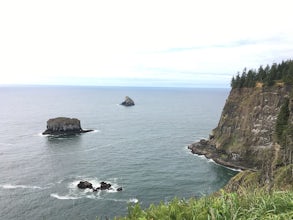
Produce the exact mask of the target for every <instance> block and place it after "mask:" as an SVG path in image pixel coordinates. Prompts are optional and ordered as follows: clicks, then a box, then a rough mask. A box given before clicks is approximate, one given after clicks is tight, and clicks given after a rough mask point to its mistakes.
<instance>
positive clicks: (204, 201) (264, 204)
mask: <svg viewBox="0 0 293 220" xmlns="http://www.w3.org/2000/svg"><path fill="white" fill-rule="evenodd" d="M128 212H129V213H128V216H126V217H123V218H116V219H117V220H118V219H122V220H123V219H124V220H128V219H131V220H151V219H152V220H156V219H162V220H165V219H166V220H169V219H174V220H175V219H178V220H184V219H186V220H189V219H190V220H197V219H199V220H201V219H202V220H216V219H229V220H230V219H237V220H238V219H243V220H244V219H245V220H246V219H280V220H281V219H284V220H290V219H293V191H273V192H272V193H267V192H266V191H264V190H259V189H258V190H254V191H251V190H250V191H246V190H243V191H242V193H227V192H226V191H224V190H221V191H220V192H218V193H217V194H214V195H212V196H209V197H202V198H200V199H195V198H192V199H190V200H187V201H185V200H180V199H178V198H175V199H173V200H172V201H171V202H169V203H168V204H164V203H161V204H159V205H157V206H155V205H150V207H149V208H148V209H146V210H143V209H142V208H141V207H140V205H139V204H135V205H133V206H129V211H128Z"/></svg>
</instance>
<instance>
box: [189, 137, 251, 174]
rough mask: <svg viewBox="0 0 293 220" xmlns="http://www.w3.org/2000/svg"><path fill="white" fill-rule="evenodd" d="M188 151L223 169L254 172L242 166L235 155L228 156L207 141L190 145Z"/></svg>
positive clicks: (203, 140)
mask: <svg viewBox="0 0 293 220" xmlns="http://www.w3.org/2000/svg"><path fill="white" fill-rule="evenodd" d="M188 149H189V150H191V152H192V153H193V154H197V155H204V156H205V157H206V158H207V159H212V160H213V161H215V162H216V163H217V164H220V165H223V166H225V167H229V168H233V169H240V170H252V171H256V170H255V169H252V168H249V167H245V166H243V165H242V164H241V161H239V160H238V158H237V155H233V154H230V155H229V154H227V153H226V152H225V151H223V150H218V149H217V148H216V147H215V145H213V144H212V143H211V142H210V141H209V140H205V139H201V140H200V141H199V142H195V143H193V144H190V145H189V146H188Z"/></svg>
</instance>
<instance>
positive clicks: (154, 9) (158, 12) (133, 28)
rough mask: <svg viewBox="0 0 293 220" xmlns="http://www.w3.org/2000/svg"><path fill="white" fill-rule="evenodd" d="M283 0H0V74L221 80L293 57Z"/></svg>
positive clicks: (196, 82) (39, 80) (106, 81)
mask: <svg viewBox="0 0 293 220" xmlns="http://www.w3.org/2000/svg"><path fill="white" fill-rule="evenodd" d="M291 9H292V1H289V0H287V1H286V0H278V1H270V0H267V1H262V0H257V1H252V0H245V1H244V0H243V1H242V0H229V1H228V0H221V1H218V0H214V1H212V0H201V1H197V0H193V1H184V0H180V1H179V0H178V1H172V0H169V1H160V0H156V1H152V0H147V1H139V0H133V1H129V0H123V1H122V0H119V1H118V0H117V1H111V0H107V1H105V0H103V1H99V0H94V1H89V0H83V1H79V0H50V1H43V0H35V1H33V0H25V1H24V0H9V1H1V2H0V32H1V34H0V73H1V78H0V84H59V85H60V84H67V85H122V86H195V87H229V84H230V79H231V77H232V76H233V75H234V74H236V73H237V71H241V70H242V69H243V68H244V67H248V68H258V67H259V66H260V65H266V64H272V63H273V62H280V61H282V60H286V59H290V58H292V54H293V28H292V27H293V26H292V21H293V13H292V10H291Z"/></svg>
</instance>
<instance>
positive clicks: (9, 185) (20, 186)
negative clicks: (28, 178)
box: [0, 184, 43, 189]
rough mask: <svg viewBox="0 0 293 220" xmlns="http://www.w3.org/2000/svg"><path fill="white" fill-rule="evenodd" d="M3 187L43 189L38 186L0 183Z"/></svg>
mask: <svg viewBox="0 0 293 220" xmlns="http://www.w3.org/2000/svg"><path fill="white" fill-rule="evenodd" d="M0 187H2V188H3V189H43V188H42V187H40V186H27V185H11V184H4V185H0Z"/></svg>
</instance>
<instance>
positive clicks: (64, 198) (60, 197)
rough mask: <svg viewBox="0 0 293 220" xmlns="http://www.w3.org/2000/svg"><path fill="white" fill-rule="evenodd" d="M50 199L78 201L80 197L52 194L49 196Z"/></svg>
mask: <svg viewBox="0 0 293 220" xmlns="http://www.w3.org/2000/svg"><path fill="white" fill-rule="evenodd" d="M50 196H51V197H54V198H56V199H59V200H69V199H71V200H74V199H80V197H73V196H70V195H65V196H60V195H58V194H57V193H52V194H50Z"/></svg>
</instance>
